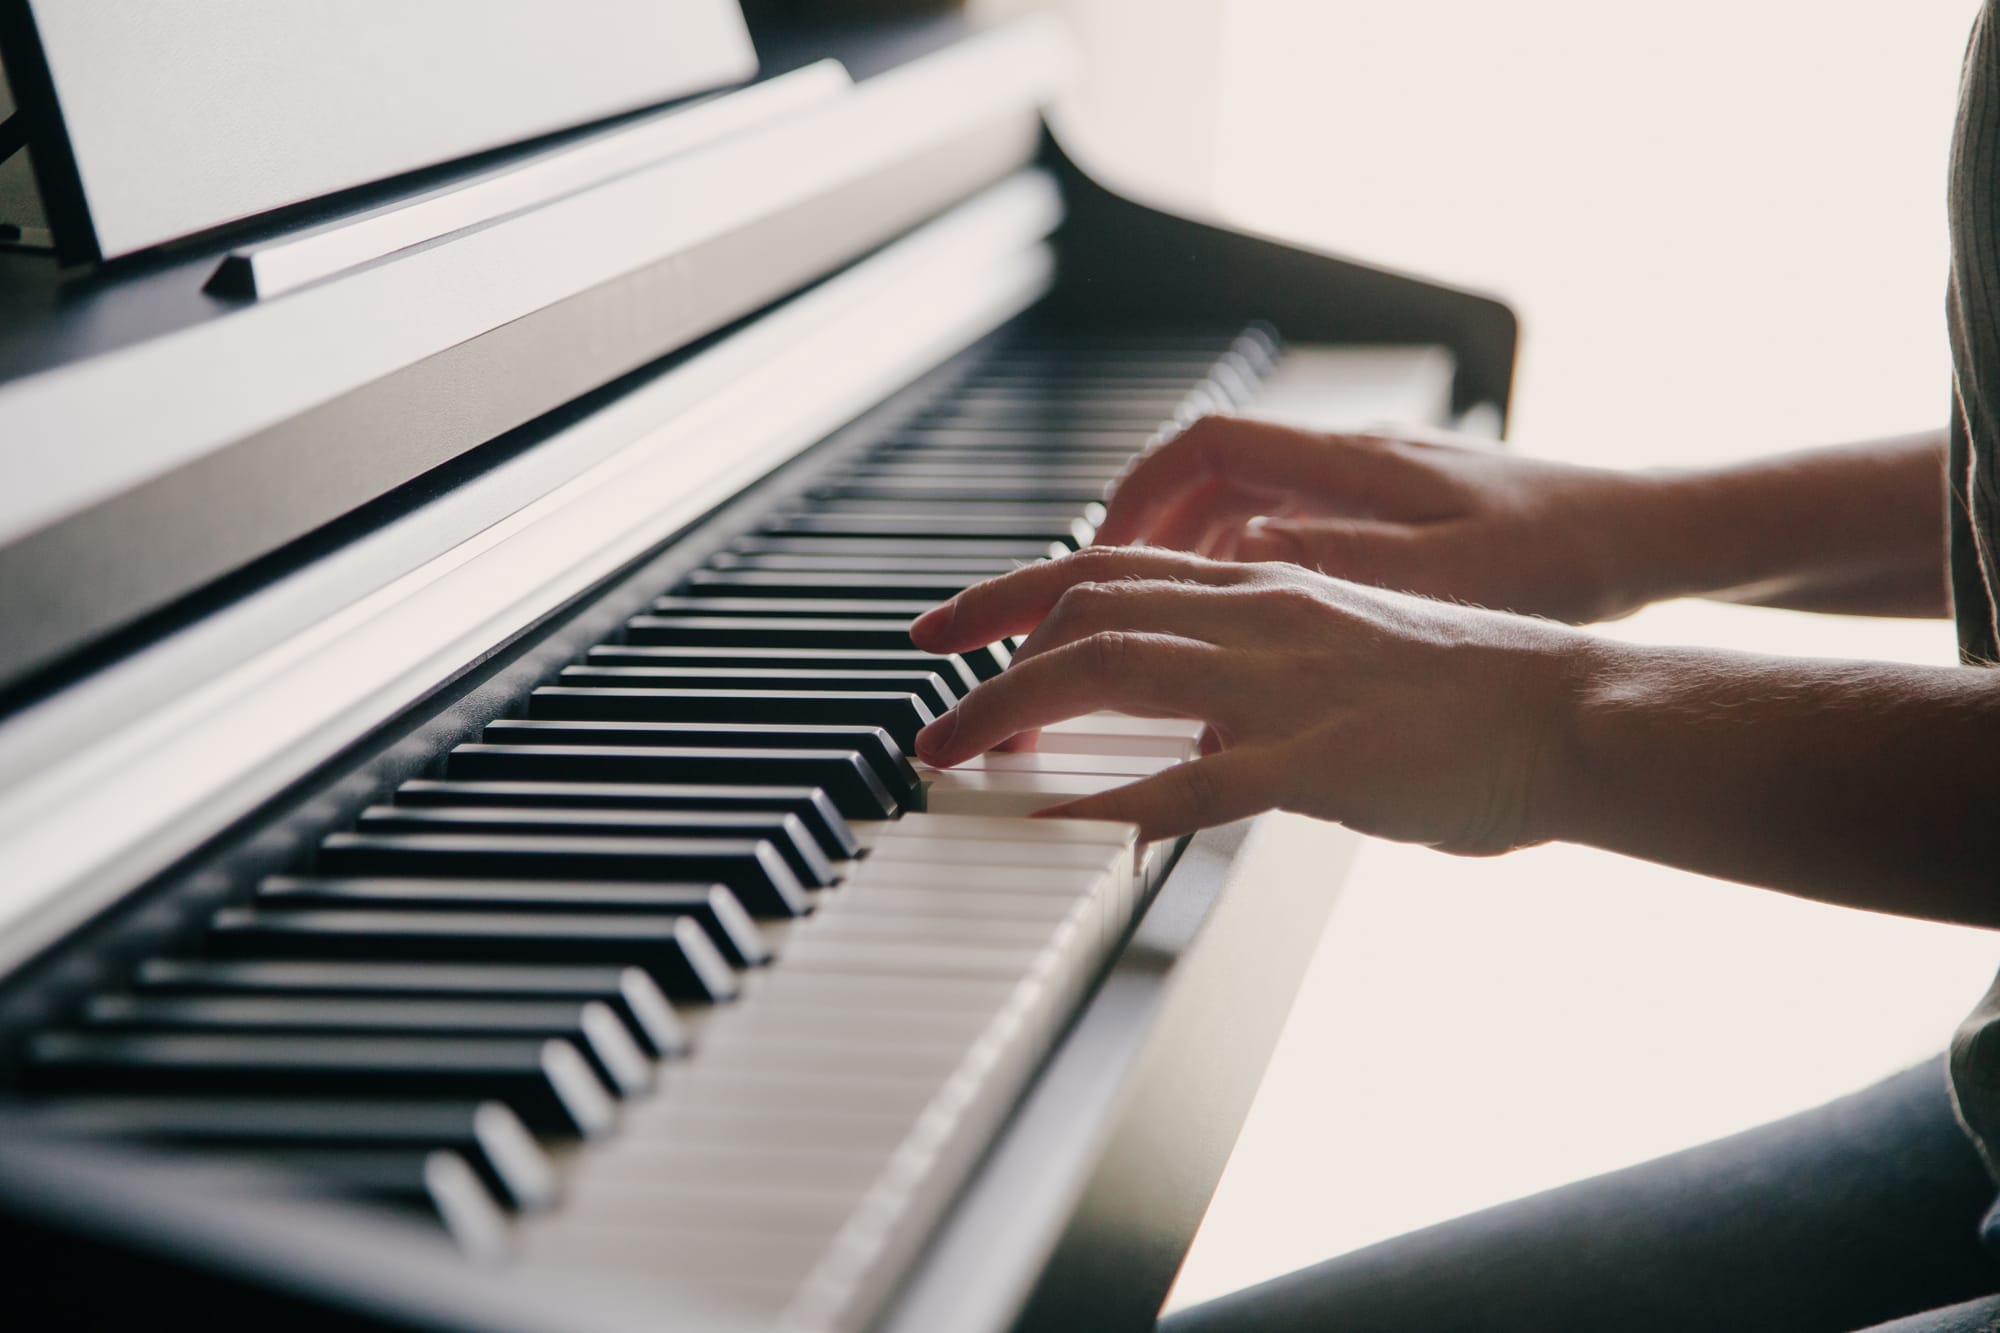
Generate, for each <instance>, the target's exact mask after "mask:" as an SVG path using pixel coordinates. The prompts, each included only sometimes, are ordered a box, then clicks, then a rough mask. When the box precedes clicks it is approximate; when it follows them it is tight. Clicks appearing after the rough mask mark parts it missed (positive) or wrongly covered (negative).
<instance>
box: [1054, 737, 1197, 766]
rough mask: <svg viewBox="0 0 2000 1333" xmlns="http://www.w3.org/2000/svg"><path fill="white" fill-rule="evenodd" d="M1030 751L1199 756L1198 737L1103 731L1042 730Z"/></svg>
mask: <svg viewBox="0 0 2000 1333" xmlns="http://www.w3.org/2000/svg"><path fill="white" fill-rule="evenodd" d="M1030 753H1034V754H1080V755H1130V756H1135V757H1139V758H1150V759H1173V760H1179V761H1185V760H1188V759H1195V758H1199V757H1200V755H1201V744H1200V742H1199V740H1197V739H1193V738H1189V737H1184V736H1125V735H1119V734H1117V733H1115V732H1103V731H1045V732H1043V733H1042V734H1041V735H1040V736H1037V737H1036V738H1035V748H1034V749H1033V751H1031V752H1030Z"/></svg>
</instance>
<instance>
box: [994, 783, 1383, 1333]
mask: <svg viewBox="0 0 2000 1333" xmlns="http://www.w3.org/2000/svg"><path fill="white" fill-rule="evenodd" d="M1231 834H1234V835H1235V836H1233V837H1232V836H1229V835H1231ZM1358 842H1359V839H1358V837H1357V836H1356V835H1355V834H1353V833H1351V832H1349V831H1348V830H1347V829H1344V828H1342V827H1340V826H1339V825H1336V824H1326V823H1322V822H1319V821H1317V820H1312V819H1307V818H1305V817H1304V816H1301V815H1291V814H1282V813H1273V814H1268V815H1263V816H1260V817H1259V818H1258V819H1256V820H1255V821H1253V822H1252V823H1251V824H1250V825H1249V827H1248V830H1247V832H1238V831H1237V830H1236V829H1221V830H1214V831H1212V832H1211V833H1208V834H1203V835H1200V836H1198V837H1197V838H1196V839H1195V840H1194V841H1193V842H1192V843H1190V844H1189V847H1188V850H1187V852H1186V853H1185V854H1184V855H1183V857H1182V860H1181V863H1180V864H1179V865H1178V866H1176V867H1175V870H1174V873H1173V876H1172V877H1171V878H1170V879H1169V881H1168V884H1167V887H1166V888H1165V889H1163V890H1162V892H1161V896H1160V899H1159V900H1158V902H1156V904H1155V906H1154V907H1153V909H1152V911H1151V912H1149V913H1148V915H1147V917H1146V919H1145V920H1144V921H1143V922H1142V923H1141V925H1140V928H1139V931H1138V933H1137V934H1136V935H1135V936H1134V938H1133V940H1132V942H1131V943H1130V945H1128V946H1127V949H1126V952H1125V954H1124V956H1123V957H1122V958H1121V959H1120V960H1119V963H1118V968H1117V970H1116V971H1114V973H1113V977H1112V980H1111V982H1110V983H1109V985H1111V986H1113V987H1115V986H1116V985H1117V984H1118V977H1119V974H1120V973H1125V974H1127V975H1131V974H1133V973H1138V974H1144V973H1146V972H1149V971H1151V972H1160V973H1165V974H1166V975H1165V981H1166V990H1165V994H1164V998H1163V1000H1162V1002H1161V1005H1160V1009H1159V1013H1158V1017H1157V1019H1156V1021H1155V1022H1154V1024H1153V1027H1152V1030H1151V1032H1150V1034H1149V1036H1148V1037H1147V1039H1146V1042H1145V1045H1144V1046H1143V1048H1142V1049H1141V1051H1140V1053H1139V1056H1138V1059H1137V1060H1136V1062H1135V1063H1134V1064H1133V1066H1132V1069H1131V1072H1130V1074H1129V1076H1128V1077H1127V1078H1126V1080H1125V1082H1124V1086H1123V1088H1122V1089H1121V1091H1120V1094H1119V1105H1118V1109H1117V1111H1116V1113H1115V1115H1114V1116H1113V1117H1112V1118H1111V1119H1110V1120H1109V1121H1108V1124H1107V1128H1106V1130H1105V1133H1104V1138H1103V1147H1102V1152H1101V1155H1100V1156H1099V1157H1098V1160H1097V1163H1096V1166H1095V1168H1094V1169H1093V1171H1092V1173H1091V1175H1090V1178H1089V1181H1088V1183H1087V1184H1086V1186H1085V1187H1084V1189H1083V1192H1082V1195H1081V1198H1080V1200H1079V1202H1078V1205H1077V1207H1076V1209H1075V1211H1074V1212H1073V1214H1072V1215H1071V1217H1070V1220H1069V1223H1068V1225H1067V1226H1066V1227H1065V1229H1064V1231H1063V1233H1062V1236H1061V1238H1060V1240H1059V1241H1058V1242H1057V1244H1056V1247H1055V1250H1054V1253H1053V1254H1052V1255H1051V1257H1050V1258H1049V1261H1048V1263H1047V1265H1046V1267H1045V1268H1044V1269H1043V1271H1042V1276H1041V1278H1040V1280H1039V1281H1038V1282H1037V1284H1036V1286H1035V1288H1034V1291H1033V1293H1032V1294H1031V1295H1030V1297H1029V1298H1028V1301H1027V1303H1026V1305H1025V1306H1024V1308H1023V1309H1022V1311H1021V1314H1020V1316H1019V1317H1018V1318H1017V1319H1016V1321H1015V1323H1014V1328H1015V1330H1016V1333H1030V1331H1031V1330H1032V1331H1033V1333H1065V1331H1066V1330H1071V1329H1074V1330H1079V1331H1080V1330H1091V1333H1117V1330H1121V1329H1133V1330H1145V1329H1151V1328H1152V1327H1153V1324H1154V1321H1155V1319H1156V1318H1157V1316H1158V1314H1159V1309H1160V1306H1161V1304H1162V1303H1163V1302H1164V1301H1165V1300H1166V1297H1167V1292H1168V1289H1169V1288H1170V1287H1172V1285H1173V1280H1174V1277H1175V1275H1176V1274H1177V1273H1178V1272H1179V1271H1180V1266H1181V1261H1182V1259H1183V1258H1184V1257H1185V1256H1186V1254H1187V1249H1188V1245H1189V1243H1190V1241H1191V1239H1192V1237H1193V1235H1194V1232H1195V1229H1196V1228H1197V1227H1198V1226H1199V1225H1200V1222H1201V1218H1202V1214H1203V1213H1204V1212H1206V1211H1207V1209H1208V1203H1209V1199H1210V1198H1211V1197H1212V1195H1213V1194H1214V1192H1215V1186H1216V1182H1217V1180H1218V1179H1220V1177H1221V1174H1222V1168H1223V1166H1224V1164H1225V1163H1226V1162H1227V1161H1228V1159H1229V1154H1230V1152H1231V1150H1232V1149H1233V1148H1234V1147H1235V1145H1236V1138H1237V1134H1238V1132H1239V1131H1240V1130H1241V1128H1242V1125H1243V1120H1244V1117H1245V1116H1246V1115H1248V1113H1249V1110H1250V1102H1251V1099H1252V1098H1253V1097H1254V1096H1255V1095H1256V1092H1257V1087H1258V1085H1259V1083H1260V1082H1261V1081H1262V1079H1263V1075H1264V1069H1265V1066H1266V1065H1267V1064H1268V1063H1269V1061H1270V1057H1271V1052H1272V1050H1273V1049H1274V1048H1275V1047H1276V1045H1277V1040H1278V1034H1279V1032H1280V1030H1281V1029H1282V1028H1283V1026H1284V1023H1285V1018H1286V1015H1287V1014H1289V1013H1290V1011H1291V1006H1292V999H1293V997H1294V996H1295V995H1296V994H1297V991H1298V987H1299V983H1300V981H1301V979H1302V978H1303V977H1304V975H1305V970H1306V967H1307V966H1308V965H1309V964H1310V962H1311V961H1312V956H1313V953H1314V951H1315V950H1316V949H1317V948H1318V946H1319V941H1320V937H1321V935H1322V933H1323V932H1324V930H1325V927H1326V921H1327V917H1328V915H1329V913H1331V912H1332V910H1333V905H1334V902H1335V900H1336V898H1337V897H1338V894H1339V890H1340V886H1341V884H1342V882H1343V881H1344V880H1345V878H1346V875H1347V868H1348V864H1349V862H1350V861H1351V860H1352V859H1353V855H1354V849H1355V847H1356V846H1357V845H1358ZM1232 844H1235V845H1234V846H1232ZM1204 918H1205V919H1204ZM1113 1275H1115V1280H1114V1278H1113Z"/></svg>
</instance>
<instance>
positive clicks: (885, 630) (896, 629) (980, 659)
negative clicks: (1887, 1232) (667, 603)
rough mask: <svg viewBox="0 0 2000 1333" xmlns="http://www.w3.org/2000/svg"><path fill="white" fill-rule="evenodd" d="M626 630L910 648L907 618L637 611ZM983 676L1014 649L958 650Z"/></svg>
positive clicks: (695, 640) (659, 635)
mask: <svg viewBox="0 0 2000 1333" xmlns="http://www.w3.org/2000/svg"><path fill="white" fill-rule="evenodd" d="M625 633H626V637H628V638H629V639H630V640H631V641H632V642H633V643H636V644H663V645H684V646H689V647H701V646H717V647H734V648H764V647H769V648H815V649H816V648H841V649H857V650H862V651H871V650H879V649H887V650H890V651H894V652H908V651H910V650H911V649H914V648H915V647H916V645H915V644H913V643H911V642H910V623H909V621H907V620H902V621H897V620H869V619H842V618H839V617H818V616H799V617H787V616H769V617H757V616H634V617H632V619H630V620H629V621H627V622H625ZM958 655H959V656H960V657H961V658H963V659H964V660H965V664H966V665H967V666H969V667H971V668H972V674H973V675H975V676H977V677H979V679H981V680H991V679H992V678H993V677H994V676H997V675H999V674H1000V673H1001V671H1003V670H1005V669H1006V666H1007V662H1008V660H1009V654H1008V652H1007V650H1006V648H1004V647H1002V646H1001V645H999V644H988V645H987V646H986V647H984V648H975V649H973V650H972V651H971V652H968V653H960V654H958Z"/></svg>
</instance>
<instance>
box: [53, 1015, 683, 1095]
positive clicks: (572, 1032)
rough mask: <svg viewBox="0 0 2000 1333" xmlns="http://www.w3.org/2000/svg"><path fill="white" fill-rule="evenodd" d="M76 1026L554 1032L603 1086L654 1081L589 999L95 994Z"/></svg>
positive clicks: (640, 1086) (633, 1047) (619, 1025)
mask: <svg viewBox="0 0 2000 1333" xmlns="http://www.w3.org/2000/svg"><path fill="white" fill-rule="evenodd" d="M77 1021H78V1023H79V1024H80V1025H81V1026H82V1027H85V1028H88V1029H90V1030H92V1031H100V1032H101V1031H117V1032H163V1031H164V1032H175V1031H178V1032H188V1033H196V1032H298V1033H317V1034H321V1035H327V1034H341V1035H345V1036H365V1035H369V1034H381V1035H385V1036H431V1037H449V1036H466V1037H545V1038H546V1037H560V1038H561V1039H562V1040H564V1041H567V1042H568V1043H569V1044H570V1045H572V1046H574V1047H576V1049H577V1050H579V1051H581V1052H582V1053H583V1055H584V1058H586V1059H587V1060H589V1061H590V1063H591V1066H592V1067H593V1068H595V1069H596V1070H597V1075H598V1077H599V1078H601V1079H603V1080H604V1083H605V1086H607V1087H609V1088H610V1089H612V1090H613V1091H614V1092H618V1093H621V1094H624V1095H627V1096H629V1095H631V1094H633V1093H638V1092H643V1091H645V1090H646V1089H647V1088H648V1087H650V1086H652V1082H653V1068H652V1062H651V1061H649V1060H648V1059H647V1058H646V1056H645V1054H644V1053H643V1052H642V1051H641V1050H640V1049H639V1045H638V1043H637V1042H635V1041H633V1040H632V1036H631V1034H630V1033H629V1032H627V1031H626V1029H625V1025H624V1023H623V1022H621V1021H620V1020H619V1018H618V1016H617V1015H616V1014H614V1013H612V1012H611V1009H610V1008H609V1006H607V1005H603V1004H600V1003H598V1002H597V1001H595V1000H585V1001H583V1002H582V1003H577V1002H575V1001H563V1000H529V1001H522V1000H514V1001H508V1000H329V999H326V998H324V997H318V996H315V997H311V998H308V997H304V996H246V995H140V994H133V995H95V996H92V997H91V998H90V999H89V1000H87V1001H85V1003H84V1006H83V1009H82V1012H81V1013H80V1015H79V1017H78V1020H77Z"/></svg>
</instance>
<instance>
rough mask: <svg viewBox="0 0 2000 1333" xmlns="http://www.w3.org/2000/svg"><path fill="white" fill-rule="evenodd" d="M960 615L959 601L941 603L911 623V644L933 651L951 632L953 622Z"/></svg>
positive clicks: (954, 599) (953, 599) (952, 600)
mask: <svg viewBox="0 0 2000 1333" xmlns="http://www.w3.org/2000/svg"><path fill="white" fill-rule="evenodd" d="M957 615H958V599H957V598H956V597H954V598H952V599H951V600H950V601H948V602H941V603H939V604H938V605H936V606H934V607H932V608H931V609H930V610H928V611H926V612H924V613H923V614H922V615H920V616H918V617H917V618H916V619H915V620H913V621H911V622H910V642H911V643H914V644H915V645H916V646H917V647H919V648H923V649H926V650H930V649H933V648H934V647H935V646H936V645H937V644H938V643H939V642H940V641H941V640H943V639H944V637H945V635H947V634H948V633H950V631H951V622H952V620H953V619H954V618H955V617H956V616H957Z"/></svg>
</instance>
